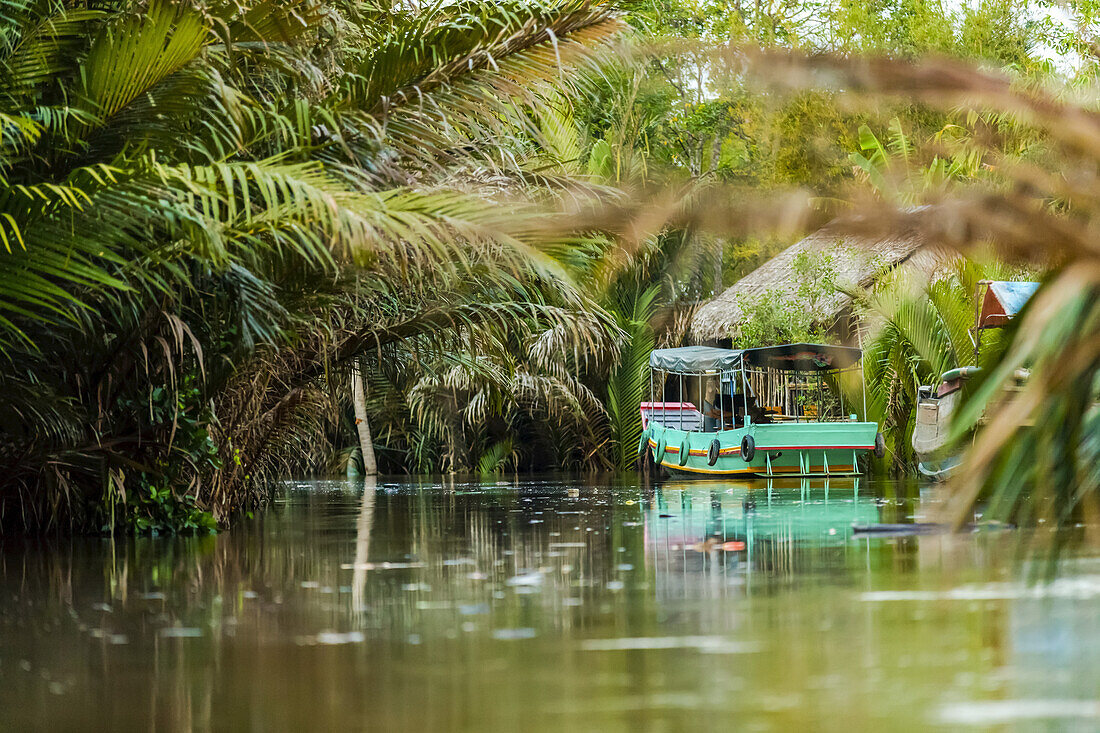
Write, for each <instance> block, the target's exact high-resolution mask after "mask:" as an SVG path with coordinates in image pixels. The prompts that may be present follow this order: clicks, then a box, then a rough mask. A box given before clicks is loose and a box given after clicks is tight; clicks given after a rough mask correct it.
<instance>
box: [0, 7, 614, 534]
mask: <svg viewBox="0 0 1100 733" xmlns="http://www.w3.org/2000/svg"><path fill="white" fill-rule="evenodd" d="M618 30H619V23H618V21H616V20H615V19H614V18H612V17H611V15H610V9H609V8H608V7H607V6H606V5H603V4H602V3H582V2H573V0H564V1H563V2H548V3H545V4H544V3H538V2H524V3H507V4H499V3H462V4H458V5H436V6H431V7H429V8H425V9H422V10H421V9H417V10H410V9H408V8H406V7H404V6H373V5H372V6H364V5H361V4H351V3H346V2H340V1H337V0H334V1H333V2H324V1H323V0H257V1H256V2H244V3H240V2H237V3H203V2H195V3H173V2H167V1H166V0H154V1H153V2H121V3H106V2H104V3H98V2H93V3H88V4H83V3H81V4H77V5H73V4H71V3H61V2H51V1H49V0H47V1H46V2H40V3H37V2H36V3H26V2H22V1H21V0H0V99H2V100H3V102H4V103H3V104H2V105H0V108H2V109H3V114H2V115H0V182H2V183H3V186H2V189H0V356H2V357H3V358H4V359H5V360H6V363H7V367H6V368H5V369H4V370H2V371H0V462H2V463H3V464H4V465H5V467H6V469H7V475H6V480H5V482H4V484H3V487H2V488H0V521H2V522H3V524H4V525H5V528H6V527H7V526H8V525H12V526H22V527H24V528H30V529H38V530H42V529H47V528H55V529H65V530H80V529H90V528H99V527H106V528H108V529H110V530H114V529H117V528H123V527H127V528H134V529H139V530H158V531H159V530H161V529H167V528H175V529H198V528H205V527H208V526H210V523H211V522H210V517H211V516H212V517H214V518H216V519H217V520H218V521H221V522H224V521H228V519H229V518H230V517H231V515H232V514H233V512H235V511H237V510H241V509H247V508H248V507H250V506H253V505H255V504H256V503H257V502H259V501H261V500H262V499H263V498H264V496H265V495H266V492H267V491H268V490H269V487H270V485H271V481H272V480H273V479H275V478H277V477H279V476H281V475H286V473H288V472H290V471H297V472H303V471H310V470H319V469H320V468H321V467H322V466H324V465H325V464H326V463H327V462H328V461H327V456H328V454H329V453H331V451H332V448H333V442H334V441H336V440H339V438H338V432H339V424H338V421H337V420H336V416H337V415H338V414H339V409H340V404H341V402H343V401H345V400H346V399H347V398H346V393H344V392H342V389H341V387H342V381H343V379H344V371H345V369H346V365H347V364H348V363H349V360H350V359H352V358H354V357H357V356H359V355H362V354H371V353H372V351H373V352H374V353H375V354H377V353H380V351H381V348H382V345H383V344H384V343H386V342H389V343H398V342H405V343H408V348H406V349H405V351H404V353H405V354H407V355H409V357H410V360H411V361H414V362H415V361H416V359H417V357H418V356H419V354H420V353H421V352H429V351H431V350H433V348H435V347H436V346H438V345H439V344H442V343H444V342H446V343H448V344H450V343H453V342H455V341H461V340H465V341H466V342H467V343H469V344H470V347H471V348H470V351H471V352H476V349H477V348H478V347H480V346H482V345H484V344H486V343H489V344H494V345H495V350H492V349H491V350H490V352H489V353H491V355H492V356H491V359H494V360H496V361H497V362H498V363H504V364H508V363H510V362H515V361H516V358H515V357H516V355H517V354H519V353H522V352H523V350H524V349H527V348H530V345H531V342H532V341H533V340H534V339H536V338H537V337H538V335H539V334H541V333H544V332H548V331H553V330H554V329H557V330H558V331H559V332H560V334H561V335H560V336H559V338H560V339H561V340H568V339H569V338H576V339H577V343H578V344H583V346H578V348H577V349H575V350H574V353H582V354H583V352H585V348H586V347H591V348H592V349H597V348H599V345H600V344H601V343H602V342H603V341H605V340H607V339H609V338H610V334H611V333H612V331H613V327H612V326H611V325H610V324H609V323H608V322H606V321H605V320H601V319H600V315H599V313H598V309H595V308H593V307H591V305H590V304H589V303H588V302H586V300H585V299H584V298H583V296H582V295H581V294H579V293H578V292H577V291H576V290H575V289H574V286H573V283H571V282H570V281H569V279H568V278H567V277H563V269H562V266H561V264H560V263H559V262H557V261H556V260H555V258H554V251H556V248H558V247H559V245H560V242H559V241H558V238H557V236H556V235H553V234H543V233H542V232H541V230H540V229H539V228H538V227H536V226H535V225H534V224H533V223H532V222H533V219H534V216H535V212H536V208H535V207H534V205H533V202H534V201H535V200H536V199H539V198H541V197H545V196H546V194H547V192H548V191H549V190H551V189H548V188H546V187H544V186H542V185H541V184H539V183H538V182H537V181H536V182H534V183H532V182H531V181H530V180H529V179H528V178H527V174H528V171H527V170H525V169H524V168H523V167H522V166H520V165H518V164H517V163H516V162H517V161H520V160H523V159H527V158H531V157H534V156H533V155H532V151H533V150H534V149H536V148H537V147H538V146H539V145H540V144H541V143H542V142H545V143H546V144H547V145H549V144H550V143H551V142H552V139H553V136H552V132H553V129H552V124H551V123H550V121H549V120H546V123H545V124H543V125H542V127H541V128H540V127H538V126H536V125H533V124H532V120H533V115H532V114H531V111H532V110H533V109H535V108H536V106H537V105H536V100H542V99H548V100H555V101H556V100H560V99H561V98H562V94H563V93H569V92H571V91H572V89H571V82H570V75H569V70H570V69H573V68H576V67H577V66H581V65H585V64H587V63H589V62H590V59H591V51H590V48H592V47H598V46H600V45H602V44H603V43H604V42H605V41H606V40H608V39H610V38H611V37H613V36H614V35H615V34H616V33H617V32H618ZM555 154H556V155H565V154H566V152H565V150H564V149H558V150H556V152H555ZM478 170H482V171H483V170H493V171H497V172H498V173H499V174H501V175H505V176H510V177H511V180H512V181H514V182H516V188H515V190H514V191H513V192H511V193H513V194H514V195H511V196H509V200H508V202H507V205H502V204H501V202H500V201H499V200H497V197H498V196H499V193H500V192H499V189H497V190H493V189H492V187H491V186H486V185H485V184H484V183H483V182H481V181H479V180H478V179H477V175H476V174H475V173H472V172H473V171H478ZM475 331H476V332H477V334H478V336H480V337H481V338H482V340H481V341H480V343H479V341H478V339H477V338H475V336H474V332H475ZM593 334H597V335H596V336H593ZM585 339H588V341H587V343H585ZM581 358H583V356H582V357H581ZM539 368H540V369H542V370H543V371H542V372H538V376H539V378H547V379H551V380H556V381H554V386H553V387H551V386H547V385H546V384H544V383H539V385H540V386H538V387H536V388H532V389H531V390H529V391H527V392H524V395H525V397H524V398H523V399H524V400H526V401H528V402H529V403H530V404H531V405H543V406H545V404H546V403H545V402H540V400H544V399H546V398H547V396H548V395H549V394H551V393H553V394H555V395H556V397H555V398H556V399H559V401H560V400H565V401H568V399H573V400H576V395H575V394H572V393H571V394H570V396H569V397H568V398H566V397H562V396H561V395H560V394H559V393H561V392H562V391H565V392H568V391H569V386H568V385H569V384H570V380H569V379H568V378H567V372H566V371H563V370H562V368H561V367H560V365H555V366H554V367H553V368H554V369H558V371H557V372H555V373H554V374H553V375H547V374H546V373H545V370H546V369H549V368H550V367H548V366H546V365H541V366H540V367H539ZM492 372H493V369H491V368H486V369H484V370H483V371H482V372H481V373H484V374H489V373H492ZM520 374H522V370H513V371H512V372H511V375H512V382H511V386H512V387H514V386H515V384H516V380H518V379H521V377H520V376H518V375H520ZM496 384H497V389H498V392H499V393H504V392H505V391H507V389H509V387H507V386H505V385H506V384H509V383H508V382H507V380H498V381H497V382H496ZM555 389H556V390H558V391H557V392H554V390H555ZM498 406H499V405H498V404H496V403H493V402H490V408H491V409H496V408H497V407H498ZM417 409H419V408H417ZM531 409H537V408H536V407H531ZM414 411H415V410H414ZM425 414H426V413H425Z"/></svg>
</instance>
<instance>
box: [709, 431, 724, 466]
mask: <svg viewBox="0 0 1100 733" xmlns="http://www.w3.org/2000/svg"><path fill="white" fill-rule="evenodd" d="M721 450H722V444H721V443H719V442H718V438H715V439H714V440H712V441H710V448H708V449H707V465H708V466H713V465H714V464H715V463H718V454H719V452H720V451H721Z"/></svg>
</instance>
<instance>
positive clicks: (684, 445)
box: [676, 435, 691, 466]
mask: <svg viewBox="0 0 1100 733" xmlns="http://www.w3.org/2000/svg"><path fill="white" fill-rule="evenodd" d="M690 454H691V445H690V443H689V442H688V437H687V436H686V435H685V436H684V439H683V440H681V441H680V454H679V455H678V456H676V462H677V463H679V464H680V465H681V466H685V465H687V462H688V456H689V455H690Z"/></svg>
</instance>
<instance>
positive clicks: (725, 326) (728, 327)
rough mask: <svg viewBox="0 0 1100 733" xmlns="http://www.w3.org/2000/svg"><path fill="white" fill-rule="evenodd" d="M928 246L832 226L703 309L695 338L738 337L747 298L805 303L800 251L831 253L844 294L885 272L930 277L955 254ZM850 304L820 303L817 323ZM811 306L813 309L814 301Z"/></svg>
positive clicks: (838, 298)
mask: <svg viewBox="0 0 1100 733" xmlns="http://www.w3.org/2000/svg"><path fill="white" fill-rule="evenodd" d="M924 244H925V241H924V240H923V238H922V237H921V236H920V235H919V234H918V233H917V232H915V231H909V232H898V233H896V234H893V235H892V236H889V237H882V238H873V237H866V236H856V235H852V234H850V233H845V232H843V231H842V230H841V228H840V226H839V225H837V224H835V223H834V224H829V225H827V226H825V227H823V228H821V229H819V230H818V231H816V232H814V233H813V234H811V235H810V236H808V237H806V238H805V239H803V240H801V241H800V242H797V243H796V244H793V245H791V246H790V247H788V248H787V249H785V250H783V251H782V252H780V253H779V254H778V255H776V256H775V257H773V258H772V259H770V260H768V261H767V262H765V263H764V264H763V265H761V266H760V267H758V268H756V269H755V270H753V271H752V272H751V273H749V274H748V275H746V276H745V277H743V278H742V279H741V280H739V281H738V282H737V283H735V284H734V285H732V286H731V287H729V288H728V289H727V290H726V291H725V292H724V293H722V294H721V295H719V296H717V297H715V298H713V299H711V300H709V301H707V302H706V303H704V304H703V305H702V306H700V307H699V309H698V310H697V311H696V312H695V316H694V317H693V318H692V321H691V333H692V336H693V338H694V339H695V340H697V341H720V340H722V339H728V338H733V337H735V336H736V335H737V332H738V330H739V328H740V324H741V319H742V314H741V306H740V301H742V300H744V299H746V298H747V299H752V298H755V297H758V296H760V295H762V294H765V293H768V292H776V291H778V292H779V293H781V294H783V295H784V296H786V297H788V298H791V299H793V300H795V301H796V302H797V301H798V300H803V302H805V301H804V299H800V298H799V295H798V285H799V276H798V275H797V274H796V272H795V270H794V262H795V258H796V257H797V256H798V255H799V253H801V252H811V253H813V252H821V253H827V254H830V255H832V257H833V265H834V267H835V269H836V283H837V285H838V286H840V287H841V288H843V289H845V290H856V289H860V288H866V287H868V286H870V285H872V284H873V283H874V282H875V280H876V279H877V278H878V277H879V276H881V274H882V273H884V272H887V271H890V270H892V269H894V268H897V267H899V266H903V265H904V266H905V267H906V268H907V269H908V268H912V269H913V270H915V271H916V272H918V273H921V274H923V275H926V276H927V277H928V278H931V277H933V276H934V274H935V272H936V271H937V270H939V269H940V268H941V267H942V266H943V265H944V263H945V262H946V261H947V259H950V258H951V257H952V256H951V255H949V254H948V253H946V252H945V251H944V250H942V249H939V248H928V247H924V246H923V245H924ZM851 303H852V298H851V296H849V295H846V294H845V293H840V292H838V293H836V294H834V295H831V296H828V297H826V298H824V299H822V300H821V301H819V303H818V308H817V314H816V318H815V319H814V320H815V321H816V322H817V323H819V324H831V323H833V322H834V321H835V320H836V319H837V318H838V317H839V316H840V315H841V314H842V313H844V311H845V310H846V309H847V308H848V307H849V306H850V305H851ZM806 305H807V307H809V303H807V304H806Z"/></svg>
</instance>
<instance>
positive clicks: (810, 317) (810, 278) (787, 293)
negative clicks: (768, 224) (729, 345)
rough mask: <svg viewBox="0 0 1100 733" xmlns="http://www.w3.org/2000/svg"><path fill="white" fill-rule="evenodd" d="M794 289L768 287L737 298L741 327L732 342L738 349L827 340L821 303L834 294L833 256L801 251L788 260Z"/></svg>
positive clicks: (827, 326) (826, 329)
mask: <svg viewBox="0 0 1100 733" xmlns="http://www.w3.org/2000/svg"><path fill="white" fill-rule="evenodd" d="M791 271H792V273H793V275H794V277H795V282H794V283H792V284H793V285H794V288H793V289H792V288H789V287H782V288H769V289H767V290H765V291H764V292H761V293H755V294H752V295H742V296H740V297H739V298H738V302H737V304H738V307H739V308H740V310H741V326H740V329H739V330H738V333H737V336H736V338H735V339H734V344H735V346H736V347H737V348H740V349H752V348H755V347H758V346H771V345H774V344H788V343H803V342H805V343H815V342H822V341H826V340H827V339H828V337H827V336H826V333H827V332H828V330H829V328H830V327H831V326H832V324H831V323H829V322H824V321H823V320H822V318H821V315H820V314H821V306H822V304H823V303H824V302H825V300H826V299H828V298H830V297H831V296H833V295H835V294H836V293H837V284H836V277H837V263H836V255H835V254H833V253H831V252H826V251H807V250H802V251H799V252H798V253H797V254H795V256H794V258H793V260H792V261H791Z"/></svg>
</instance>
